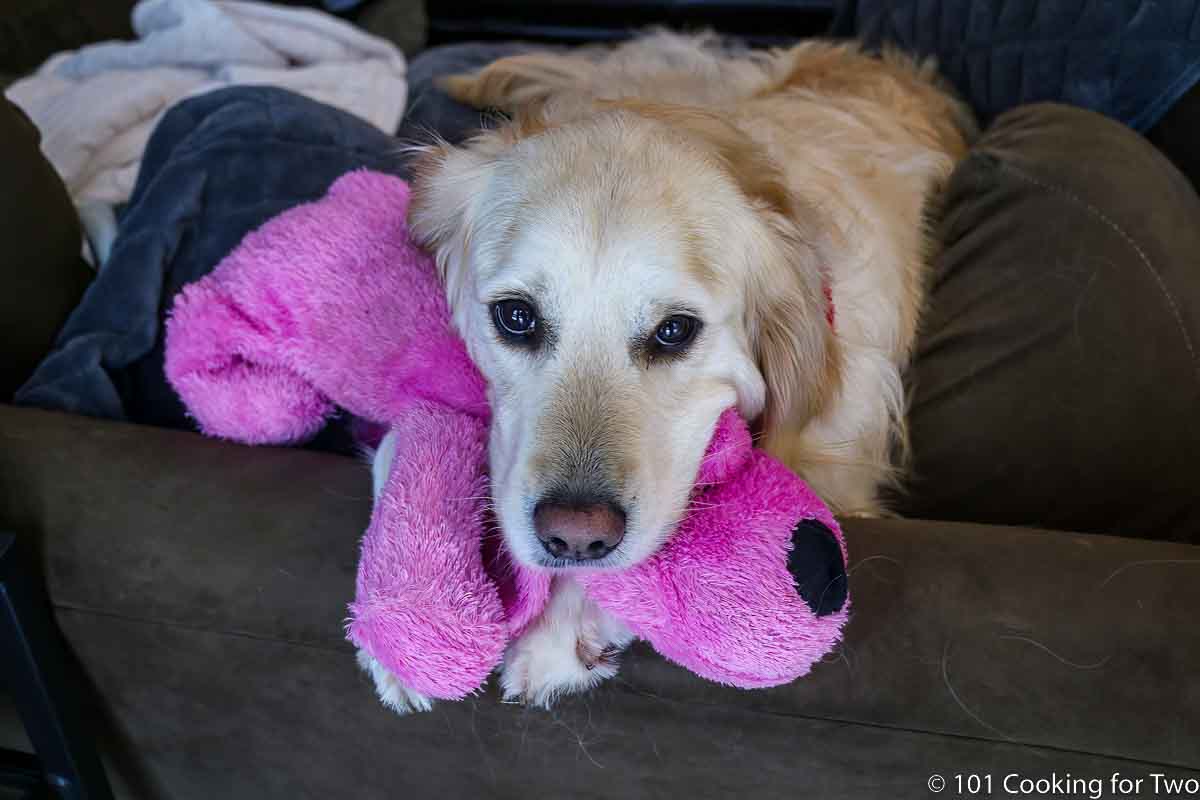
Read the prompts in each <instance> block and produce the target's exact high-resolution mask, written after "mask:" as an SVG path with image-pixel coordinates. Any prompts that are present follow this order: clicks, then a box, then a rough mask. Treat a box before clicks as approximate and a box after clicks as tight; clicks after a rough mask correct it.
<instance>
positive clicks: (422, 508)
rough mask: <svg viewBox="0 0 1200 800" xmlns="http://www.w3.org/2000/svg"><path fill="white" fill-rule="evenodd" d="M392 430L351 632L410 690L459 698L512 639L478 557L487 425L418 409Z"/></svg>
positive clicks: (443, 411) (483, 675) (431, 408)
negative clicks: (389, 468) (388, 459)
mask: <svg viewBox="0 0 1200 800" xmlns="http://www.w3.org/2000/svg"><path fill="white" fill-rule="evenodd" d="M393 430H394V431H395V433H396V440H397V441H396V454H395V457H394V459H393V461H392V471H391V473H390V474H389V476H388V479H387V483H386V484H385V485H384V489H383V492H382V493H381V494H380V496H379V501H378V502H377V503H376V505H375V511H374V514H372V517H371V525H370V527H369V528H367V533H366V535H365V536H364V537H363V544H362V555H361V557H360V558H359V567H358V590H357V593H356V595H355V599H354V602H353V603H352V604H351V606H350V616H351V623H350V626H349V629H348V632H349V635H350V639H351V641H353V642H354V643H355V644H356V645H358V646H359V647H361V648H364V649H365V650H367V652H369V653H371V654H373V655H374V656H375V658H376V659H378V660H379V662H380V663H382V664H383V665H384V666H385V667H387V669H388V670H389V671H390V672H392V673H393V674H394V675H396V677H398V678H399V679H400V680H401V681H402V682H403V683H404V684H405V685H406V686H408V687H409V688H410V689H415V690H416V691H418V692H421V693H422V694H425V695H429V696H430V697H443V698H446V697H451V698H453V697H462V696H464V695H466V694H468V693H470V692H473V691H475V690H476V689H478V688H479V685H480V684H481V683H483V682H484V680H486V679H487V676H488V674H489V673H490V672H491V671H492V669H493V668H495V666H496V664H497V663H499V661H500V657H501V656H502V655H503V653H504V645H505V642H506V641H507V639H508V627H507V625H508V623H507V619H506V616H507V615H506V613H505V609H504V607H503V606H502V605H501V603H500V598H499V595H498V593H497V589H496V586H495V584H493V583H492V581H491V580H490V579H489V577H488V575H487V573H486V572H484V571H483V569H482V568H481V567H482V561H481V559H480V541H481V538H480V537H481V533H482V530H483V510H484V509H483V505H482V503H481V502H480V501H479V500H478V499H477V498H483V497H486V495H487V492H488V480H487V475H486V474H485V473H484V469H483V465H484V464H486V463H487V426H486V425H484V424H483V423H482V422H481V421H480V420H478V419H476V418H475V417H471V416H468V415H466V414H461V413H457V412H453V411H448V410H446V409H445V408H443V407H438V406H432V405H429V404H418V405H414V406H412V407H411V408H409V409H407V410H406V411H405V412H404V413H402V414H401V415H400V417H399V418H398V419H397V420H396V421H395V427H394V428H393ZM397 642H401V643H402V646H399V647H397V646H395V643H397Z"/></svg>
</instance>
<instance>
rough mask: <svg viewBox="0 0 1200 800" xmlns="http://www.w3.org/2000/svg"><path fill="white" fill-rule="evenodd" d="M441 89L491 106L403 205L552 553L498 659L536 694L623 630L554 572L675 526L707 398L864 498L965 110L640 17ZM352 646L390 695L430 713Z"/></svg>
mask: <svg viewBox="0 0 1200 800" xmlns="http://www.w3.org/2000/svg"><path fill="white" fill-rule="evenodd" d="M445 88H446V89H447V91H449V92H450V93H451V95H453V96H454V97H455V98H457V99H459V100H461V101H464V102H466V103H469V104H471V105H473V106H476V107H478V108H481V109H498V110H501V111H503V112H505V113H506V114H508V115H509V118H510V119H509V121H507V122H505V123H503V124H500V125H498V126H497V127H495V128H494V129H492V130H487V131H484V132H482V133H480V134H479V135H478V136H477V137H476V138H474V139H472V140H470V141H469V142H467V143H466V144H465V145H464V146H462V147H451V146H449V145H448V144H446V143H444V142H439V143H435V144H433V145H431V146H428V147H425V148H423V152H421V154H420V155H419V159H418V162H417V168H416V172H415V178H414V182H413V189H414V195H413V205H412V209H411V213H410V222H411V225H412V228H413V230H414V231H415V233H416V235H417V237H418V238H419V239H420V241H421V242H422V243H423V244H424V245H425V246H427V247H429V248H430V249H431V250H432V251H433V252H434V253H435V255H436V259H437V263H438V266H439V269H440V270H441V273H442V276H443V278H444V280H445V284H446V291H447V293H448V298H449V302H450V306H451V309H452V312H453V317H454V323H455V325H456V326H457V328H458V330H459V332H460V333H461V334H462V336H463V337H464V339H465V340H466V342H467V345H468V347H469V349H470V352H471V355H472V357H473V358H474V359H475V361H476V362H477V363H478V365H479V367H480V369H481V370H482V371H483V373H484V374H485V376H486V377H487V379H488V383H489V385H490V392H491V403H492V408H493V411H494V421H493V425H492V431H491V442H490V469H491V477H492V497H493V501H494V509H495V514H496V517H497V520H498V522H499V524H500V527H501V529H502V531H503V536H504V538H505V541H506V544H507V546H508V548H509V549H510V550H511V552H512V553H513V555H514V556H515V558H516V559H518V560H519V561H520V562H522V563H525V564H529V565H534V566H538V567H542V568H547V569H552V570H554V571H555V572H556V576H555V579H554V591H553V594H552V599H551V602H550V605H549V607H548V608H547V610H546V612H545V614H544V615H543V617H542V618H541V620H540V621H539V622H538V623H536V624H535V626H534V627H533V628H532V629H531V630H530V631H529V632H527V633H526V634H524V635H523V637H522V638H521V639H519V640H518V641H516V642H514V643H513V644H512V645H511V646H510V648H509V651H508V653H507V655H506V657H505V660H504V665H503V668H502V673H501V686H502V689H503V692H504V694H505V695H506V696H507V697H509V698H512V699H518V700H521V701H524V702H528V703H531V704H535V705H541V706H548V705H549V704H550V703H551V702H552V701H553V700H554V699H555V698H556V697H558V696H560V695H563V694H565V693H571V692H576V691H581V690H584V689H586V688H588V687H591V686H593V685H594V684H596V683H597V682H598V681H600V680H602V679H603V678H605V677H608V676H610V675H612V674H613V673H614V672H615V669H616V666H615V662H614V659H613V654H614V653H615V652H617V651H619V650H620V649H621V648H622V647H624V646H625V645H626V644H627V643H628V642H629V640H630V638H631V635H630V633H629V631H627V630H626V629H624V627H623V626H622V625H621V624H620V623H619V622H617V621H616V620H614V619H612V618H610V617H608V615H606V614H605V613H604V612H603V611H601V610H600V609H599V608H597V607H595V606H594V605H592V604H591V603H589V601H588V600H587V599H586V597H585V596H584V595H583V594H582V592H581V591H580V589H579V587H578V585H577V584H576V582H575V581H574V580H573V579H572V577H571V573H572V571H574V570H579V569H611V568H621V567H625V566H628V565H631V564H635V563H637V562H638V561H640V560H642V559H645V558H646V557H648V556H650V555H651V554H653V553H654V552H655V551H656V550H657V549H658V548H659V547H660V546H661V545H662V544H663V543H664V542H665V541H666V540H667V539H668V537H670V535H671V532H672V530H673V529H674V527H675V526H676V524H677V523H678V522H679V520H680V518H681V517H682V515H683V514H684V513H685V509H686V506H687V502H688V496H689V493H690V491H691V488H692V484H693V481H694V479H695V476H696V473H697V469H698V467H699V463H700V459H701V457H702V456H703V454H704V450H705V447H706V445H707V443H708V438H709V436H710V434H711V432H712V430H713V428H714V425H715V422H716V420H717V417H718V416H719V415H720V413H721V412H722V411H723V410H724V409H726V408H729V407H730V406H735V405H736V406H737V407H738V409H740V411H741V413H742V414H743V415H744V416H745V417H746V418H747V419H749V420H754V421H755V423H754V424H755V430H756V433H757V434H758V437H759V438H758V440H759V442H760V444H761V446H763V447H765V448H766V449H767V450H768V451H769V452H770V453H772V454H773V455H775V456H776V457H778V458H779V459H781V460H782V461H783V462H785V463H786V464H787V465H788V466H790V467H791V468H792V469H794V470H795V471H796V472H797V473H798V474H799V475H800V476H802V477H803V478H804V479H805V480H806V481H808V482H809V484H810V485H811V486H812V487H813V488H814V489H815V490H816V491H817V492H818V493H819V494H820V495H821V496H822V497H823V498H824V499H825V500H826V501H827V502H828V503H829V504H830V506H831V507H832V508H833V509H834V510H835V511H836V512H838V513H841V514H866V515H874V514H879V513H882V512H883V511H884V509H883V508H882V507H881V501H880V489H881V487H883V486H884V485H886V484H887V483H888V482H889V481H891V480H893V478H894V476H895V474H896V471H897V463H898V461H899V460H900V459H902V456H903V451H904V445H905V434H904V406H905V394H904V388H903V386H902V383H901V372H902V370H903V368H904V366H905V362H906V361H907V359H908V357H909V354H910V351H911V349H912V347H913V341H914V338H915V336H916V331H917V324H918V320H919V317H920V313H921V308H922V304H923V302H924V296H925V271H926V263H927V260H928V256H929V252H930V241H929V237H928V233H927V230H926V226H925V215H926V213H927V210H928V204H929V203H930V201H931V199H932V198H934V197H935V196H936V193H937V192H938V189H939V187H940V186H941V184H942V183H943V182H944V181H945V179H946V178H947V177H948V176H949V174H950V172H951V170H952V168H953V167H954V165H955V163H956V162H957V161H958V160H959V159H960V158H961V157H962V156H963V155H964V154H965V152H966V150H967V147H968V143H969V140H970V138H971V136H972V135H973V133H974V123H973V121H972V119H971V116H970V114H969V112H968V111H967V110H966V108H965V107H964V106H963V105H962V104H961V103H959V102H958V101H957V100H956V99H955V98H954V97H952V96H951V95H950V94H949V93H948V92H947V91H946V90H945V89H944V88H943V87H942V86H941V84H940V83H939V82H938V81H937V79H936V77H935V72H934V69H933V67H932V65H929V64H919V63H917V62H915V61H913V60H912V59H910V58H907V57H905V56H902V55H900V54H897V53H884V54H883V55H882V56H881V57H872V56H868V55H866V54H863V53H861V52H860V51H859V50H858V49H857V48H856V47H855V46H854V45H852V44H833V43H825V42H816V41H814V42H805V43H802V44H799V45H797V46H795V47H791V48H788V49H779V50H771V51H746V50H742V51H733V50H731V49H729V48H727V47H726V46H725V45H723V44H722V42H721V41H719V40H718V39H717V38H716V37H713V36H711V35H698V36H685V35H679V34H672V33H665V32H658V33H652V34H650V35H647V36H643V37H641V38H638V39H635V40H633V41H631V42H629V43H626V44H623V45H621V46H618V47H616V48H615V49H608V48H603V49H601V48H594V49H586V50H579V51H574V52H563V53H536V54H527V55H519V56H515V57H510V58H505V59H503V60H500V61H498V62H495V63H493V64H491V65H489V66H488V67H486V68H484V69H483V70H481V71H479V72H478V73H475V74H471V75H462V76H455V77H453V78H450V79H448V80H447V81H446V83H445ZM387 464H388V456H387V447H386V445H385V447H384V448H382V449H381V451H380V456H378V457H377V459H376V469H377V475H379V474H383V475H385V474H386V468H387ZM364 665H365V666H366V667H367V668H368V670H369V671H371V672H372V674H373V676H374V678H375V680H376V684H377V688H378V689H379V691H380V694H381V696H382V697H383V698H384V700H385V702H387V703H388V704H389V705H391V706H393V707H395V708H397V709H398V710H408V709H412V708H426V707H428V700H426V699H425V698H422V697H418V696H414V695H413V694H412V693H410V692H407V691H406V690H405V689H404V687H402V686H399V685H397V683H396V681H395V680H394V679H393V678H391V676H389V675H387V673H386V672H385V671H383V670H382V669H381V668H380V667H379V666H378V665H377V664H372V663H370V660H369V659H366V658H364Z"/></svg>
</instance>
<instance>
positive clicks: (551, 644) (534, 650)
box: [500, 625, 618, 709]
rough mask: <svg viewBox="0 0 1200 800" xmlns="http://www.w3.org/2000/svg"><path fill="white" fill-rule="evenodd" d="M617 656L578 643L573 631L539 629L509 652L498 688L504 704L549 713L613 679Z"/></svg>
mask: <svg viewBox="0 0 1200 800" xmlns="http://www.w3.org/2000/svg"><path fill="white" fill-rule="evenodd" d="M617 652H618V651H616V650H615V649H612V648H605V647H603V646H601V645H597V644H595V643H593V642H588V641H586V640H584V639H577V638H576V637H575V632H574V631H570V630H561V629H560V630H555V629H554V628H553V627H552V626H549V625H547V626H544V627H543V626H539V627H538V628H535V629H534V630H531V631H530V632H529V633H527V634H526V635H524V636H522V637H521V638H520V639H519V640H518V641H516V642H514V643H513V644H512V645H511V646H510V647H509V648H508V652H507V653H505V655H504V667H503V669H502V670H501V672H500V688H501V690H502V692H503V694H504V699H505V700H510V701H515V702H521V703H524V704H526V705H531V706H538V707H539V708H546V709H548V708H550V707H551V706H552V705H553V704H554V702H555V701H556V700H558V699H559V698H561V697H563V696H565V695H570V694H576V693H577V692H585V691H587V690H588V689H591V688H592V687H593V686H595V685H596V684H598V683H600V682H601V681H602V680H604V679H605V678H611V677H612V676H613V675H616V674H617V658H616V656H617Z"/></svg>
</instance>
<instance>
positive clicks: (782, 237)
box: [747, 217, 841, 441]
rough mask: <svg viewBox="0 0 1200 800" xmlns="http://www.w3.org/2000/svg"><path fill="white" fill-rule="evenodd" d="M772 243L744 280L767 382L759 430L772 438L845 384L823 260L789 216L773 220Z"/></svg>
mask: <svg viewBox="0 0 1200 800" xmlns="http://www.w3.org/2000/svg"><path fill="white" fill-rule="evenodd" d="M768 225H769V227H770V229H771V230H772V234H773V238H774V241H773V242H771V243H770V244H769V245H768V246H767V247H766V248H765V255H764V258H763V261H762V263H759V264H757V265H754V268H753V269H752V270H751V272H750V273H749V276H748V281H747V314H748V317H749V319H748V328H749V331H750V342H751V346H752V348H753V351H754V354H755V358H756V359H757V361H758V365H759V370H760V371H761V372H762V376H763V380H764V381H765V382H766V386H767V398H766V408H765V409H764V413H763V419H762V423H763V424H762V428H763V430H764V431H765V432H766V434H767V437H768V441H769V440H770V438H771V437H772V436H773V435H775V434H778V433H782V432H783V431H782V430H781V429H783V428H795V429H798V428H801V427H803V425H804V424H805V423H806V422H808V421H809V420H810V419H812V418H813V417H814V416H816V415H818V414H819V413H821V411H822V410H823V409H824V408H825V406H826V404H827V402H828V401H829V400H830V398H831V397H832V396H833V395H834V394H835V393H836V392H837V391H838V389H839V388H840V385H841V358H840V350H839V348H838V344H837V338H836V336H835V335H834V331H833V328H832V325H831V320H832V314H831V313H830V305H829V300H828V297H827V294H826V287H825V285H824V277H823V276H824V272H825V268H824V264H823V263H822V260H823V259H822V255H821V250H823V249H824V248H820V247H819V246H818V245H817V244H816V243H814V242H813V241H811V240H810V239H808V238H807V237H805V236H803V235H802V234H801V232H800V231H798V230H796V225H795V223H794V222H793V221H792V220H787V219H783V218H780V217H775V218H773V219H770V220H769V221H768Z"/></svg>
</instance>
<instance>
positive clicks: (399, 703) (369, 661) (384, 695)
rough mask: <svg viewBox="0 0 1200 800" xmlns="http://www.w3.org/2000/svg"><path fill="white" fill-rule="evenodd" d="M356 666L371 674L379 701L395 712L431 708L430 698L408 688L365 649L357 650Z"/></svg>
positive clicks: (402, 712) (407, 712)
mask: <svg viewBox="0 0 1200 800" xmlns="http://www.w3.org/2000/svg"><path fill="white" fill-rule="evenodd" d="M358 666H359V667H361V668H362V670H363V672H365V673H367V674H368V675H370V676H371V680H372V681H373V682H374V683H375V694H377V695H378V696H379V700H380V702H382V703H383V704H384V705H385V706H387V707H388V708H390V709H391V710H392V711H395V712H396V713H397V714H409V713H411V712H414V711H429V710H430V709H432V708H433V700H432V698H429V697H426V696H425V695H423V694H421V693H420V692H414V691H413V690H412V689H409V688H408V687H407V686H405V685H404V684H403V683H401V682H400V680H399V679H398V678H397V677H396V676H395V675H393V674H392V673H390V672H388V671H387V668H386V667H384V666H383V664H380V663H379V662H378V661H376V660H375V659H374V658H371V656H370V655H368V654H367V651H366V650H359V651H358Z"/></svg>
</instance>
